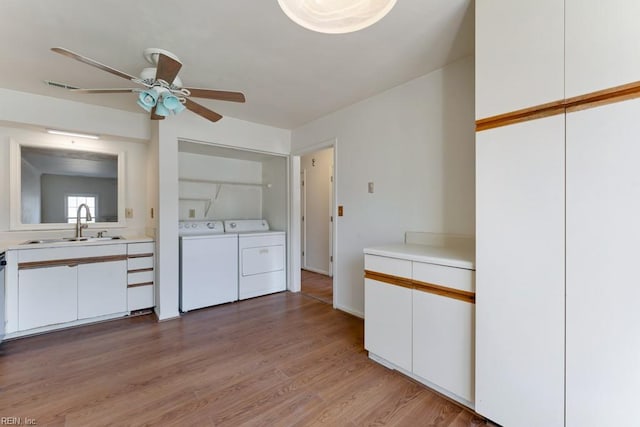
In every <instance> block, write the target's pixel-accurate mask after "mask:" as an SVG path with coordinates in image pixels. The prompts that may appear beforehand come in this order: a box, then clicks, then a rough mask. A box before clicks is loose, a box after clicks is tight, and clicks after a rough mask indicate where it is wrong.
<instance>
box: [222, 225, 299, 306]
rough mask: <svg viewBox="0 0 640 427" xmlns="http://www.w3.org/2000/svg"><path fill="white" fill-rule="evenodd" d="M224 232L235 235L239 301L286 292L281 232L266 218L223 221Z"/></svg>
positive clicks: (283, 235)
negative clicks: (272, 227) (236, 239)
mask: <svg viewBox="0 0 640 427" xmlns="http://www.w3.org/2000/svg"><path fill="white" fill-rule="evenodd" d="M224 230H225V232H226V233H231V234H236V235H237V236H238V298H239V299H241V300H243V299H247V298H253V297H257V296H261V295H266V294H271V293H274V292H281V291H285V290H287V275H286V265H287V262H286V260H287V255H286V254H287V250H286V249H287V248H286V234H285V232H284V231H275V230H271V229H270V228H269V223H268V222H267V220H265V219H257V220H256V219H239V220H227V221H224Z"/></svg>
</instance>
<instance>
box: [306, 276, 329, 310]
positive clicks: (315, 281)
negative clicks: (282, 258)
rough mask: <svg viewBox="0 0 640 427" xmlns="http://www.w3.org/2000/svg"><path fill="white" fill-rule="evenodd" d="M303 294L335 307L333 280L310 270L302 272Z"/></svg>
mask: <svg viewBox="0 0 640 427" xmlns="http://www.w3.org/2000/svg"><path fill="white" fill-rule="evenodd" d="M301 277H302V293H303V294H304V295H307V296H310V297H312V298H315V299H317V300H319V301H322V302H324V303H327V304H330V305H332V306H333V278H331V277H329V276H325V275H324V274H319V273H314V272H312V271H308V270H302V271H301Z"/></svg>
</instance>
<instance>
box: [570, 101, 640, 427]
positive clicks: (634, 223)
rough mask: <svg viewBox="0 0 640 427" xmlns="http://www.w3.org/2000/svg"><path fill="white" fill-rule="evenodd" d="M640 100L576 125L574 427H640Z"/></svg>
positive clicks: (574, 117) (578, 119) (585, 114)
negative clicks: (639, 412) (639, 409)
mask: <svg viewBox="0 0 640 427" xmlns="http://www.w3.org/2000/svg"><path fill="white" fill-rule="evenodd" d="M639 117H640V100H633V101H626V102H622V103H618V104H612V105H607V106H604V107H599V108H594V109H590V110H585V111H580V112H576V113H571V114H568V115H567V426H586V427H589V426H604V425H611V426H614V425H615V426H622V425H634V424H637V421H636V419H635V418H636V416H635V415H634V413H633V411H630V408H634V407H635V405H636V404H637V397H638V390H639V389H640V369H638V363H639V361H640V334H638V327H639V325H640V309H639V308H638V301H640V282H639V279H638V268H637V266H638V253H639V252H638V242H640V227H639V226H638V219H639V218H640V173H639V166H638V159H640V144H639V143H638V135H640V121H639V120H638V118H639Z"/></svg>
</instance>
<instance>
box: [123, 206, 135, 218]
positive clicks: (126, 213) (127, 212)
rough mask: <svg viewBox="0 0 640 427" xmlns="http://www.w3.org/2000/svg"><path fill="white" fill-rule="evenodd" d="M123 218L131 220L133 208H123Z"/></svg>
mask: <svg viewBox="0 0 640 427" xmlns="http://www.w3.org/2000/svg"><path fill="white" fill-rule="evenodd" d="M124 217H125V218H128V219H131V218H133V208H125V210H124Z"/></svg>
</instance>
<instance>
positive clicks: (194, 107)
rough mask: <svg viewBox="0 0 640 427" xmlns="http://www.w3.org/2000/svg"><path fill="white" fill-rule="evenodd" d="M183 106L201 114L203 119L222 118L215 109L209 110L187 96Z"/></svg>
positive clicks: (216, 119) (215, 120)
mask: <svg viewBox="0 0 640 427" xmlns="http://www.w3.org/2000/svg"><path fill="white" fill-rule="evenodd" d="M184 106H185V107H187V108H188V109H189V110H191V111H193V112H194V113H196V114H199V115H201V116H202V117H204V118H205V119H207V120H211V121H212V122H217V121H218V120H220V119H221V118H222V116H221V115H220V114H218V113H216V112H215V111H211V110H209V109H208V108H206V107H203V106H202V105H200V104H198V103H195V102H193V101H192V100H190V99H189V98H187V99H186V100H185V103H184Z"/></svg>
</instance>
